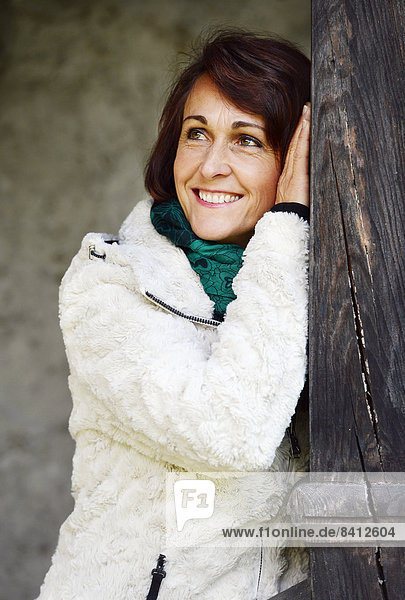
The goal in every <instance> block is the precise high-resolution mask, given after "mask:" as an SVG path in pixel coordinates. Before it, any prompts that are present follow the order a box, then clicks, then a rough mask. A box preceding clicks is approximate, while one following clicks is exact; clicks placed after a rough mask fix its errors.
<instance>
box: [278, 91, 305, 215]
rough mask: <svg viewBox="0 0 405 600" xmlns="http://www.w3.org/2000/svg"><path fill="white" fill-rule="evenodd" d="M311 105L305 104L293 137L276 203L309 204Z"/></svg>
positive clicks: (280, 180)
mask: <svg viewBox="0 0 405 600" xmlns="http://www.w3.org/2000/svg"><path fill="white" fill-rule="evenodd" d="M310 120H311V105H310V103H309V102H308V103H307V104H305V106H304V108H303V111H302V116H301V118H300V120H299V122H298V125H297V129H296V130H295V132H294V135H293V137H292V139H291V142H290V146H289V148H288V152H287V158H286V160H285V165H284V169H283V172H282V173H281V175H280V179H279V180H278V185H277V194H276V202H275V204H279V203H280V202H298V203H299V204H304V205H305V206H309V173H308V160H309V133H310Z"/></svg>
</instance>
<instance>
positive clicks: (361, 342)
mask: <svg viewBox="0 0 405 600" xmlns="http://www.w3.org/2000/svg"><path fill="white" fill-rule="evenodd" d="M329 152H330V160H331V166H332V171H333V174H334V177H335V183H336V191H337V196H338V200H339V208H340V216H341V222H342V232H343V238H344V243H345V252H346V262H347V271H348V279H349V287H350V295H351V299H352V309H353V317H354V325H355V331H356V339H357V348H358V351H359V357H360V363H361V371H362V379H363V385H364V392H365V399H366V406H367V410H368V414H369V417H370V421H371V424H372V427H373V432H374V437H375V439H376V444H377V451H378V456H379V460H380V466H381V470H384V468H383V460H382V452H381V440H380V434H379V430H378V416H377V412H376V410H375V407H374V402H373V396H372V392H371V378H370V369H369V364H368V360H367V353H366V344H365V339H364V331H363V325H362V320H361V315H360V306H359V302H358V299H357V292H356V285H355V281H354V275H353V269H352V265H351V260H350V252H349V244H348V240H347V233H346V226H345V221H344V215H343V207H342V200H341V197H340V191H339V183H338V178H337V174H336V170H335V165H334V161H333V153H332V148H331V145H330V143H329Z"/></svg>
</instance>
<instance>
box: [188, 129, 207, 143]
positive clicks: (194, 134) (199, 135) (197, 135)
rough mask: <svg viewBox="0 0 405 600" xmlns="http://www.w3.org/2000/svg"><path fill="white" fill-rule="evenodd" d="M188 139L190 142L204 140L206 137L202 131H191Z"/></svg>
mask: <svg viewBox="0 0 405 600" xmlns="http://www.w3.org/2000/svg"><path fill="white" fill-rule="evenodd" d="M187 138H188V139H189V140H203V139H204V138H205V136H204V133H203V132H202V131H201V129H190V130H189V131H188V132H187Z"/></svg>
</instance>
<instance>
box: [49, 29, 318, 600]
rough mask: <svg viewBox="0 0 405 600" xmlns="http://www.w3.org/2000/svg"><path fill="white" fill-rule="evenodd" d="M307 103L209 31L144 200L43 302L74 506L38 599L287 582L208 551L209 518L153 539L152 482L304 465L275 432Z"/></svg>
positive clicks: (287, 407) (260, 59)
mask: <svg viewBox="0 0 405 600" xmlns="http://www.w3.org/2000/svg"><path fill="white" fill-rule="evenodd" d="M308 97H309V63H308V60H307V59H306V58H305V57H304V56H303V55H302V54H301V53H300V52H299V51H298V50H296V49H295V48H294V47H293V46H291V45H290V44H288V43H284V42H280V41H274V40H272V39H271V38H267V37H262V36H257V35H253V34H249V33H240V32H225V33H221V34H219V35H217V36H215V37H213V39H211V40H210V41H208V42H207V44H206V45H205V46H204V47H203V48H202V49H201V52H200V53H199V54H198V55H197V56H196V57H194V59H193V60H192V62H191V63H190V65H189V67H187V68H186V69H185V71H184V72H183V73H182V74H181V75H180V77H179V79H178V81H177V82H176V83H175V85H174V87H173V90H172V92H171V94H170V96H169V98H168V101H167V103H166V106H165V108H164V111H163V115H162V119H161V123H160V132H159V136H158V140H157V143H156V146H155V148H154V150H153V152H152V155H151V158H150V161H149V163H148V167H147V171H146V178H145V181H146V186H147V189H148V190H149V192H150V195H151V198H148V199H146V200H143V201H141V202H139V203H138V204H137V205H136V206H135V208H134V209H133V211H132V212H131V214H130V215H129V217H128V218H127V219H126V221H125V222H124V223H123V225H122V227H121V229H120V232H119V235H118V237H115V236H108V235H106V234H96V233H90V234H88V235H87V236H85V238H84V239H83V242H82V247H81V249H80V251H79V253H78V254H77V256H76V257H75V258H74V259H73V261H72V264H71V266H70V267H69V269H68V271H67V272H66V274H65V276H64V278H63V280H62V284H61V290H60V316H61V327H62V331H63V336H64V341H65V345H66V351H67V356H68V360H69V366H70V371H71V373H70V377H69V385H70V389H71V392H72V397H73V406H74V408H73V411H72V415H71V418H70V421H69V427H70V432H71V434H72V436H73V437H74V439H75V440H76V453H75V457H74V463H73V465H74V469H73V477H72V489H73V495H74V499H75V508H74V511H73V513H72V514H71V515H70V517H68V519H67V520H66V522H65V523H64V524H63V525H62V527H61V530H60V539H59V543H58V547H57V549H56V552H55V555H54V557H53V560H52V562H53V564H52V567H51V569H50V570H49V572H48V574H47V576H46V579H45V582H44V584H43V586H42V588H41V594H40V596H39V598H40V600H55V599H56V598H58V599H63V600H79V599H80V600H103V599H105V600H128V599H129V598H134V599H145V598H147V600H155V599H156V598H157V597H158V596H159V600H190V599H194V598H195V599H197V598H198V599H199V600H218V598H232V600H254V599H256V600H267V599H268V598H269V597H270V596H272V595H275V594H277V593H278V592H279V591H280V590H282V589H283V588H285V587H287V586H288V585H291V584H293V583H297V582H298V581H300V580H301V579H302V578H304V577H305V560H304V557H303V556H302V554H299V553H297V554H296V556H295V560H290V561H288V560H287V556H286V554H285V553H284V552H283V551H282V549H281V548H263V547H261V545H258V546H256V547H252V546H250V547H237V548H235V547H234V546H229V547H224V539H223V537H222V536H221V533H220V531H216V530H214V531H213V530H212V528H213V525H212V521H210V519H206V520H204V524H203V527H202V528H199V529H198V536H199V537H198V539H199V543H198V544H195V545H194V546H193V547H191V548H190V547H189V546H187V545H186V546H184V547H181V546H178V545H177V546H173V545H170V544H169V543H168V540H167V539H166V536H165V533H166V522H165V515H166V508H167V506H166V495H165V490H166V475H167V473H173V472H175V473H178V474H181V475H182V476H185V473H184V472H185V471H192V472H193V477H196V473H203V472H209V473H212V472H220V471H226V472H229V471H258V470H266V471H268V470H271V471H282V470H289V471H290V470H295V469H302V468H305V463H306V457H305V456H301V457H300V458H299V457H297V456H298V455H299V452H298V451H297V445H296V444H295V445H294V446H293V445H290V442H295V440H294V435H293V433H291V425H290V422H291V418H292V417H293V415H294V411H295V408H296V405H297V401H298V399H299V396H300V393H301V390H302V389H303V386H304V383H305V374H306V364H307V363H306V342H307V301H308V299H307V261H308V234H309V228H308V222H307V220H308V204H309V200H308V147H309V114H310V110H309V107H308V106H304V104H305V103H306V102H307V101H308ZM300 442H302V440H300ZM188 475H190V474H188ZM218 477H219V474H218ZM262 492H263V490H262ZM283 493H284V492H283V489H282V488H280V486H277V485H275V484H273V486H272V487H271V489H269V490H268V491H266V494H264V495H263V496H261V494H260V493H258V490H257V489H254V487H252V486H249V487H248V489H244V490H242V489H238V490H237V491H236V490H232V486H231V488H230V487H229V485H228V486H227V485H225V486H218V488H217V490H216V500H215V505H216V506H217V505H218V507H222V509H221V510H222V511H223V513H221V514H222V515H223V517H224V518H226V519H229V520H230V522H232V523H237V524H238V526H239V527H241V528H243V527H245V526H246V524H247V523H248V522H250V523H251V522H252V519H253V520H255V519H256V520H257V521H258V522H260V523H261V525H263V523H264V522H267V521H270V520H271V519H272V517H274V515H275V514H276V513H277V511H278V509H279V506H280V499H281V498H282V496H283ZM263 498H264V503H265V507H266V509H265V511H264V508H263ZM246 507H247V508H246ZM169 510H170V507H169ZM263 511H264V512H263ZM216 518H217V521H215V522H218V516H217V517H216ZM184 532H185V535H187V537H189V538H191V539H192V538H193V536H194V537H195V536H196V530H195V524H194V523H193V520H189V521H188V522H187V523H186V525H185V527H184ZM208 542H209V546H210V547H207V545H206V544H207V543H208ZM215 545H218V546H222V550H221V554H220V556H219V554H218V551H217V549H216V548H215ZM213 546H214V547H213ZM165 560H166V563H165ZM151 573H152V576H151Z"/></svg>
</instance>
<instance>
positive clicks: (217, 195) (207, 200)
mask: <svg viewBox="0 0 405 600" xmlns="http://www.w3.org/2000/svg"><path fill="white" fill-rule="evenodd" d="M193 192H194V194H195V196H196V198H197V200H198V202H199V203H200V204H202V205H203V206H209V207H211V208H214V207H217V206H226V205H228V204H234V203H235V202H237V201H238V200H240V199H241V198H242V196H241V195H240V194H229V193H227V192H221V191H217V192H208V191H207V190H200V189H193Z"/></svg>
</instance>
